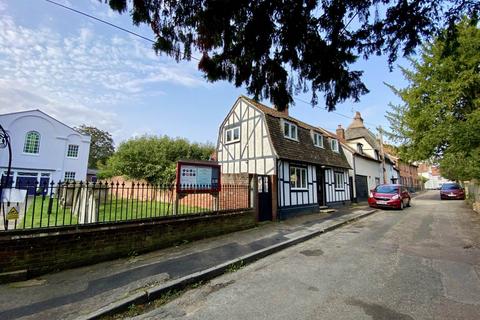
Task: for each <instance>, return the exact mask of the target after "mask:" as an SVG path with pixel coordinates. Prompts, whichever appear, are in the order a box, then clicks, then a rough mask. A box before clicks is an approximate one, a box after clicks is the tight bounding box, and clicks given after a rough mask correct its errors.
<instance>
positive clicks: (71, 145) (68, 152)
mask: <svg viewBox="0 0 480 320" xmlns="http://www.w3.org/2000/svg"><path fill="white" fill-rule="evenodd" d="M70 147H72V149H70ZM75 147H76V148H75ZM79 150H80V146H79V145H78V144H69V145H68V147H67V158H70V159H77V158H78V151H79ZM70 151H75V152H73V153H74V154H75V155H74V156H72V155H70V154H71V153H70Z"/></svg>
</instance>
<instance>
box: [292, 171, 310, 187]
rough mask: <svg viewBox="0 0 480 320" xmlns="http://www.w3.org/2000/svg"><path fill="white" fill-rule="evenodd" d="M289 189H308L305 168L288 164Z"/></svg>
mask: <svg viewBox="0 0 480 320" xmlns="http://www.w3.org/2000/svg"><path fill="white" fill-rule="evenodd" d="M293 176H294V177H295V179H292V177H293ZM302 178H303V179H302ZM290 190H292V191H294V190H308V176H307V168H305V167H297V166H290Z"/></svg>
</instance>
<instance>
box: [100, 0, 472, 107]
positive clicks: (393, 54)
mask: <svg viewBox="0 0 480 320" xmlns="http://www.w3.org/2000/svg"><path fill="white" fill-rule="evenodd" d="M100 1H102V0H100ZM103 1H104V2H107V0H103ZM108 3H109V5H110V7H111V8H112V9H113V10H116V11H118V12H120V13H124V12H126V11H127V8H128V7H127V3H130V6H131V11H130V14H131V17H132V20H133V23H134V24H135V25H139V24H142V23H145V24H147V25H149V26H150V27H151V28H152V31H153V32H154V34H155V36H156V42H155V44H154V46H153V47H154V49H155V51H156V52H157V53H166V54H167V55H169V56H172V57H174V58H175V59H176V60H177V61H179V60H182V59H186V60H189V59H191V57H192V52H195V51H197V52H200V53H201V54H202V57H201V59H200V62H199V64H198V68H199V69H200V70H201V71H203V72H204V74H205V77H206V79H207V80H209V81H218V80H227V81H229V82H231V83H233V84H234V85H235V86H237V87H240V86H245V87H246V90H247V92H248V94H250V95H253V96H254V97H255V99H257V100H258V99H260V98H266V99H268V98H270V100H271V102H272V103H273V105H275V106H277V108H278V109H280V110H282V109H284V108H285V107H287V106H288V105H289V104H290V103H291V102H292V101H293V99H292V94H293V93H294V92H299V91H301V90H304V91H307V90H309V89H310V90H311V91H312V103H313V104H317V100H318V99H317V93H318V92H323V93H324V97H325V102H326V107H327V108H328V109H329V110H333V109H335V106H336V104H338V103H339V102H343V101H345V100H346V99H350V98H351V99H354V100H355V101H357V100H358V99H359V97H360V96H361V95H362V94H365V93H367V92H368V90H367V88H366V87H365V85H364V84H363V82H362V80H361V76H362V71H359V70H352V65H353V64H354V63H355V61H356V60H357V59H358V57H360V56H364V57H365V58H367V57H369V56H371V55H380V54H385V55H388V60H389V63H390V65H392V63H393V62H394V61H395V60H396V58H397V55H398V53H399V52H401V53H403V54H405V55H408V54H410V53H412V52H413V51H414V49H415V48H416V47H417V45H419V44H420V43H421V40H422V39H425V38H427V39H428V38H430V37H431V36H432V35H435V34H436V31H438V30H439V29H440V28H441V27H443V26H452V25H453V22H455V21H457V19H458V18H459V17H461V16H463V15H465V14H467V15H470V16H474V15H475V13H476V11H478V10H479V9H480V4H479V3H478V2H477V1H458V0H416V1H406V0H402V1H400V0H368V1H367V0H362V1H358V0H343V1H339V0H324V1H318V0H317V1H280V0H270V1H264V0H235V1H209V0H177V1H166V0H155V1H146V0H143V1H142V0H139V1H127V0H108ZM448 35H449V38H448V39H453V40H452V41H450V42H451V43H454V42H455V41H454V40H455V33H454V32H450V33H448Z"/></svg>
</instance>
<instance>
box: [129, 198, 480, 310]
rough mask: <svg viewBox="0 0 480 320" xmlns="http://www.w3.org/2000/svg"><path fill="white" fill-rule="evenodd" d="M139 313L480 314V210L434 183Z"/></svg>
mask: <svg viewBox="0 0 480 320" xmlns="http://www.w3.org/2000/svg"><path fill="white" fill-rule="evenodd" d="M135 319H136V320H139V319H277V320H278V319H292V320H298V319H375V320H379V319H389V320H390V319H480V215H479V214H476V213H475V212H473V211H472V210H470V209H469V208H468V207H467V206H466V205H465V204H464V202H463V201H440V200H439V197H438V191H430V192H427V193H426V194H424V195H421V196H419V197H417V198H416V199H414V200H413V201H412V207H411V208H407V209H405V210H404V211H395V210H386V211H383V210H382V211H379V212H378V213H376V214H374V215H372V216H370V217H368V218H366V219H364V220H361V221H358V222H356V223H353V224H351V225H348V226H346V227H343V228H340V229H337V230H335V231H333V232H330V233H327V234H325V235H322V236H319V237H317V238H314V239H312V240H309V241H307V242H304V243H302V244H300V245H297V246H294V247H292V248H289V249H286V250H284V251H282V252H280V253H277V254H274V255H272V256H270V257H267V258H265V259H262V260H261V261H258V262H256V263H253V264H251V265H248V266H246V267H244V268H241V269H239V270H236V271H235V272H231V273H228V274H225V275H223V276H221V277H219V278H216V279H215V280H213V281H211V282H209V283H207V284H205V285H203V286H201V287H198V288H196V289H192V290H189V291H187V292H186V293H185V294H183V295H182V296H180V297H179V298H177V299H175V300H173V301H171V302H169V303H168V304H165V305H163V306H161V307H159V308H157V309H154V310H150V311H148V312H146V313H144V314H141V315H139V316H136V317H135Z"/></svg>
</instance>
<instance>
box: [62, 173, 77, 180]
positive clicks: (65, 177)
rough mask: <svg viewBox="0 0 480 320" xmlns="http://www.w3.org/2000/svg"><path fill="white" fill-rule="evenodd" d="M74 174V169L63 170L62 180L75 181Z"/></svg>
mask: <svg viewBox="0 0 480 320" xmlns="http://www.w3.org/2000/svg"><path fill="white" fill-rule="evenodd" d="M75 175H76V172H75V171H65V173H64V175H63V180H64V181H75Z"/></svg>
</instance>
